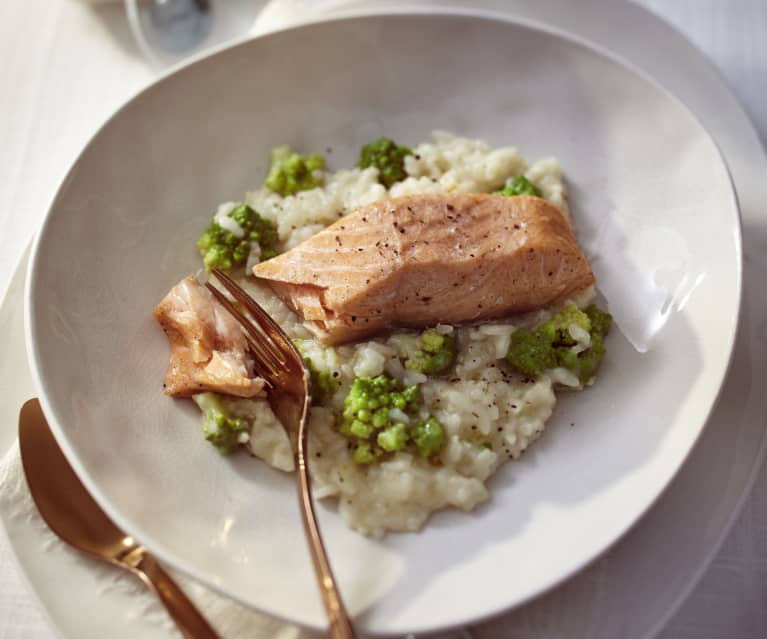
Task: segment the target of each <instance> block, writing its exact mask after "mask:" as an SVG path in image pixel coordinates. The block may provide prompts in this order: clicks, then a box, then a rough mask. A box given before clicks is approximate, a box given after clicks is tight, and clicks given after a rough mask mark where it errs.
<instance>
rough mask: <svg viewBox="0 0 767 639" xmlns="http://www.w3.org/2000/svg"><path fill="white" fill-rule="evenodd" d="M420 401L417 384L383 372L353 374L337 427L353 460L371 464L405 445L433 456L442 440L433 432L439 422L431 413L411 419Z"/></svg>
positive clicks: (442, 438) (421, 453)
mask: <svg viewBox="0 0 767 639" xmlns="http://www.w3.org/2000/svg"><path fill="white" fill-rule="evenodd" d="M421 403H422V399H421V392H420V390H419V389H418V387H417V386H406V387H404V388H403V387H402V385H401V384H400V383H399V382H398V381H397V380H396V379H394V378H392V377H389V376H387V375H379V376H378V377H357V378H356V379H355V380H354V382H352V386H351V388H350V389H349V393H348V394H347V396H346V398H345V399H344V410H343V418H342V421H341V425H340V427H339V431H340V433H341V434H342V435H344V436H345V437H347V438H349V439H350V440H351V444H352V448H353V453H352V458H353V459H354V461H355V462H357V463H358V464H371V463H373V462H375V461H378V460H379V459H381V458H382V457H383V456H384V455H385V454H387V453H393V452H397V451H402V450H407V449H408V448H410V449H411V450H412V451H414V452H417V453H418V454H420V455H422V456H423V457H426V458H433V457H435V456H436V455H437V454H438V453H439V451H440V450H441V448H442V444H443V443H444V435H443V436H442V437H441V438H440V437H439V436H438V433H437V431H438V430H439V432H442V430H441V429H442V426H441V425H440V424H439V422H438V421H437V420H436V419H435V418H433V417H430V418H428V419H427V420H421V421H416V420H415V415H416V413H417V412H418V410H419V408H420V407H421ZM392 413H394V414H392ZM403 413H404V415H403ZM405 422H409V423H411V424H413V426H409V425H408V424H407V423H405Z"/></svg>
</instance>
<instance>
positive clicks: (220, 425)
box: [192, 393, 250, 455]
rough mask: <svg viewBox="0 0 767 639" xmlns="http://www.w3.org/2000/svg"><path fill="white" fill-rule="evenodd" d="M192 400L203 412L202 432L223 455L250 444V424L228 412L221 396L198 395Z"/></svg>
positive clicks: (210, 394)
mask: <svg viewBox="0 0 767 639" xmlns="http://www.w3.org/2000/svg"><path fill="white" fill-rule="evenodd" d="M192 400H194V403H195V404H197V406H198V407H199V409H200V410H201V411H202V432H203V433H204V435H205V439H207V440H208V441H209V442H210V443H211V444H213V445H214V446H215V447H216V448H217V449H218V451H219V452H220V453H221V454H222V455H228V454H229V453H231V452H232V451H233V450H234V449H235V448H237V446H239V445H240V444H245V443H247V442H248V439H249V433H250V424H249V423H248V421H247V420H246V419H243V418H241V417H235V416H234V415H232V414H231V413H230V411H229V410H227V408H226V406H225V405H224V403H223V401H222V397H221V395H218V394H216V393H198V394H196V395H192Z"/></svg>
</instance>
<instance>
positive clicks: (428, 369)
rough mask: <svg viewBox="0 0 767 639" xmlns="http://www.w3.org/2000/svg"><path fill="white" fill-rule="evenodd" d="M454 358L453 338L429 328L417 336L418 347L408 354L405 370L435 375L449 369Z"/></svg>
mask: <svg viewBox="0 0 767 639" xmlns="http://www.w3.org/2000/svg"><path fill="white" fill-rule="evenodd" d="M454 358H455V337H453V336H452V335H443V334H442V333H439V332H437V331H436V330H435V329H433V328H430V329H429V330H427V331H424V332H423V333H421V334H420V335H419V336H418V347H417V348H416V349H415V350H413V351H412V352H410V353H408V355H407V359H405V368H408V369H409V370H411V371H416V372H418V373H424V374H425V375H435V374H437V373H442V372H443V371H445V370H447V369H448V368H450V365H451V364H452V363H453V359H454Z"/></svg>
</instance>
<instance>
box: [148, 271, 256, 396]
mask: <svg viewBox="0 0 767 639" xmlns="http://www.w3.org/2000/svg"><path fill="white" fill-rule="evenodd" d="M154 315H155V317H156V318H157V321H158V322H160V325H161V326H162V328H163V330H164V331H165V334H166V335H167V337H168V341H169V342H170V362H169V364H168V372H167V373H166V375H165V384H164V386H165V393H166V394H167V395H170V396H171V397H188V396H190V395H193V394H194V393H201V392H203V391H213V392H217V393H225V394H227V395H236V396H237V397H253V396H255V395H258V394H260V393H261V392H262V390H263V388H264V380H263V379H261V378H258V377H254V375H253V362H252V360H251V357H250V355H249V352H248V345H247V342H246V341H245V336H244V335H243V333H242V331H241V330H240V325H239V324H238V323H237V321H236V320H235V319H234V318H233V317H232V316H231V315H230V313H229V311H227V310H226V309H225V308H224V307H223V306H222V305H221V304H220V303H219V302H218V301H217V300H216V299H215V298H214V297H213V295H212V294H211V293H210V291H208V289H207V288H205V287H204V286H203V285H201V284H200V283H199V282H198V281H197V280H196V279H195V278H194V277H187V278H185V279H183V280H181V282H179V283H178V284H176V286H174V287H173V288H172V289H171V290H170V292H169V293H168V294H167V295H166V296H165V298H164V299H163V300H162V302H160V303H159V304H158V305H157V308H155V311H154Z"/></svg>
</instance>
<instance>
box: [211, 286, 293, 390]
mask: <svg viewBox="0 0 767 639" xmlns="http://www.w3.org/2000/svg"><path fill="white" fill-rule="evenodd" d="M205 287H206V288H207V289H208V290H209V291H210V292H211V293H212V294H213V296H214V297H215V298H216V299H217V300H218V301H219V302H221V304H222V305H223V306H224V308H226V310H227V311H229V312H230V313H231V314H232V315H233V316H234V318H235V319H236V320H237V321H238V322H239V323H240V325H241V326H242V327H243V328H244V329H245V330H246V331H247V332H248V334H249V336H250V337H251V338H252V340H251V339H249V340H248V343H249V344H250V346H251V348H252V349H253V350H254V351H257V352H258V353H260V354H261V358H262V359H263V360H264V361H265V363H268V365H269V369H270V371H271V372H272V374H273V375H277V372H278V367H279V366H281V365H282V366H284V365H285V362H284V360H283V359H281V358H279V357H275V356H274V351H275V348H276V347H275V346H273V345H272V344H271V343H270V342H269V341H268V339H267V337H266V335H264V334H262V333H261V332H260V331H259V330H258V329H257V328H256V327H255V326H253V324H252V323H251V321H250V320H249V319H248V318H247V317H245V315H244V314H243V313H242V312H241V311H240V309H238V308H237V307H236V306H235V305H234V304H232V303H231V302H230V301H229V300H228V299H227V298H226V297H225V296H224V294H223V293H222V292H221V291H219V290H218V289H217V288H216V287H215V286H213V285H212V284H211V283H210V282H206V283H205ZM247 337H248V335H246V338H247ZM269 360H271V361H269Z"/></svg>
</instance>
